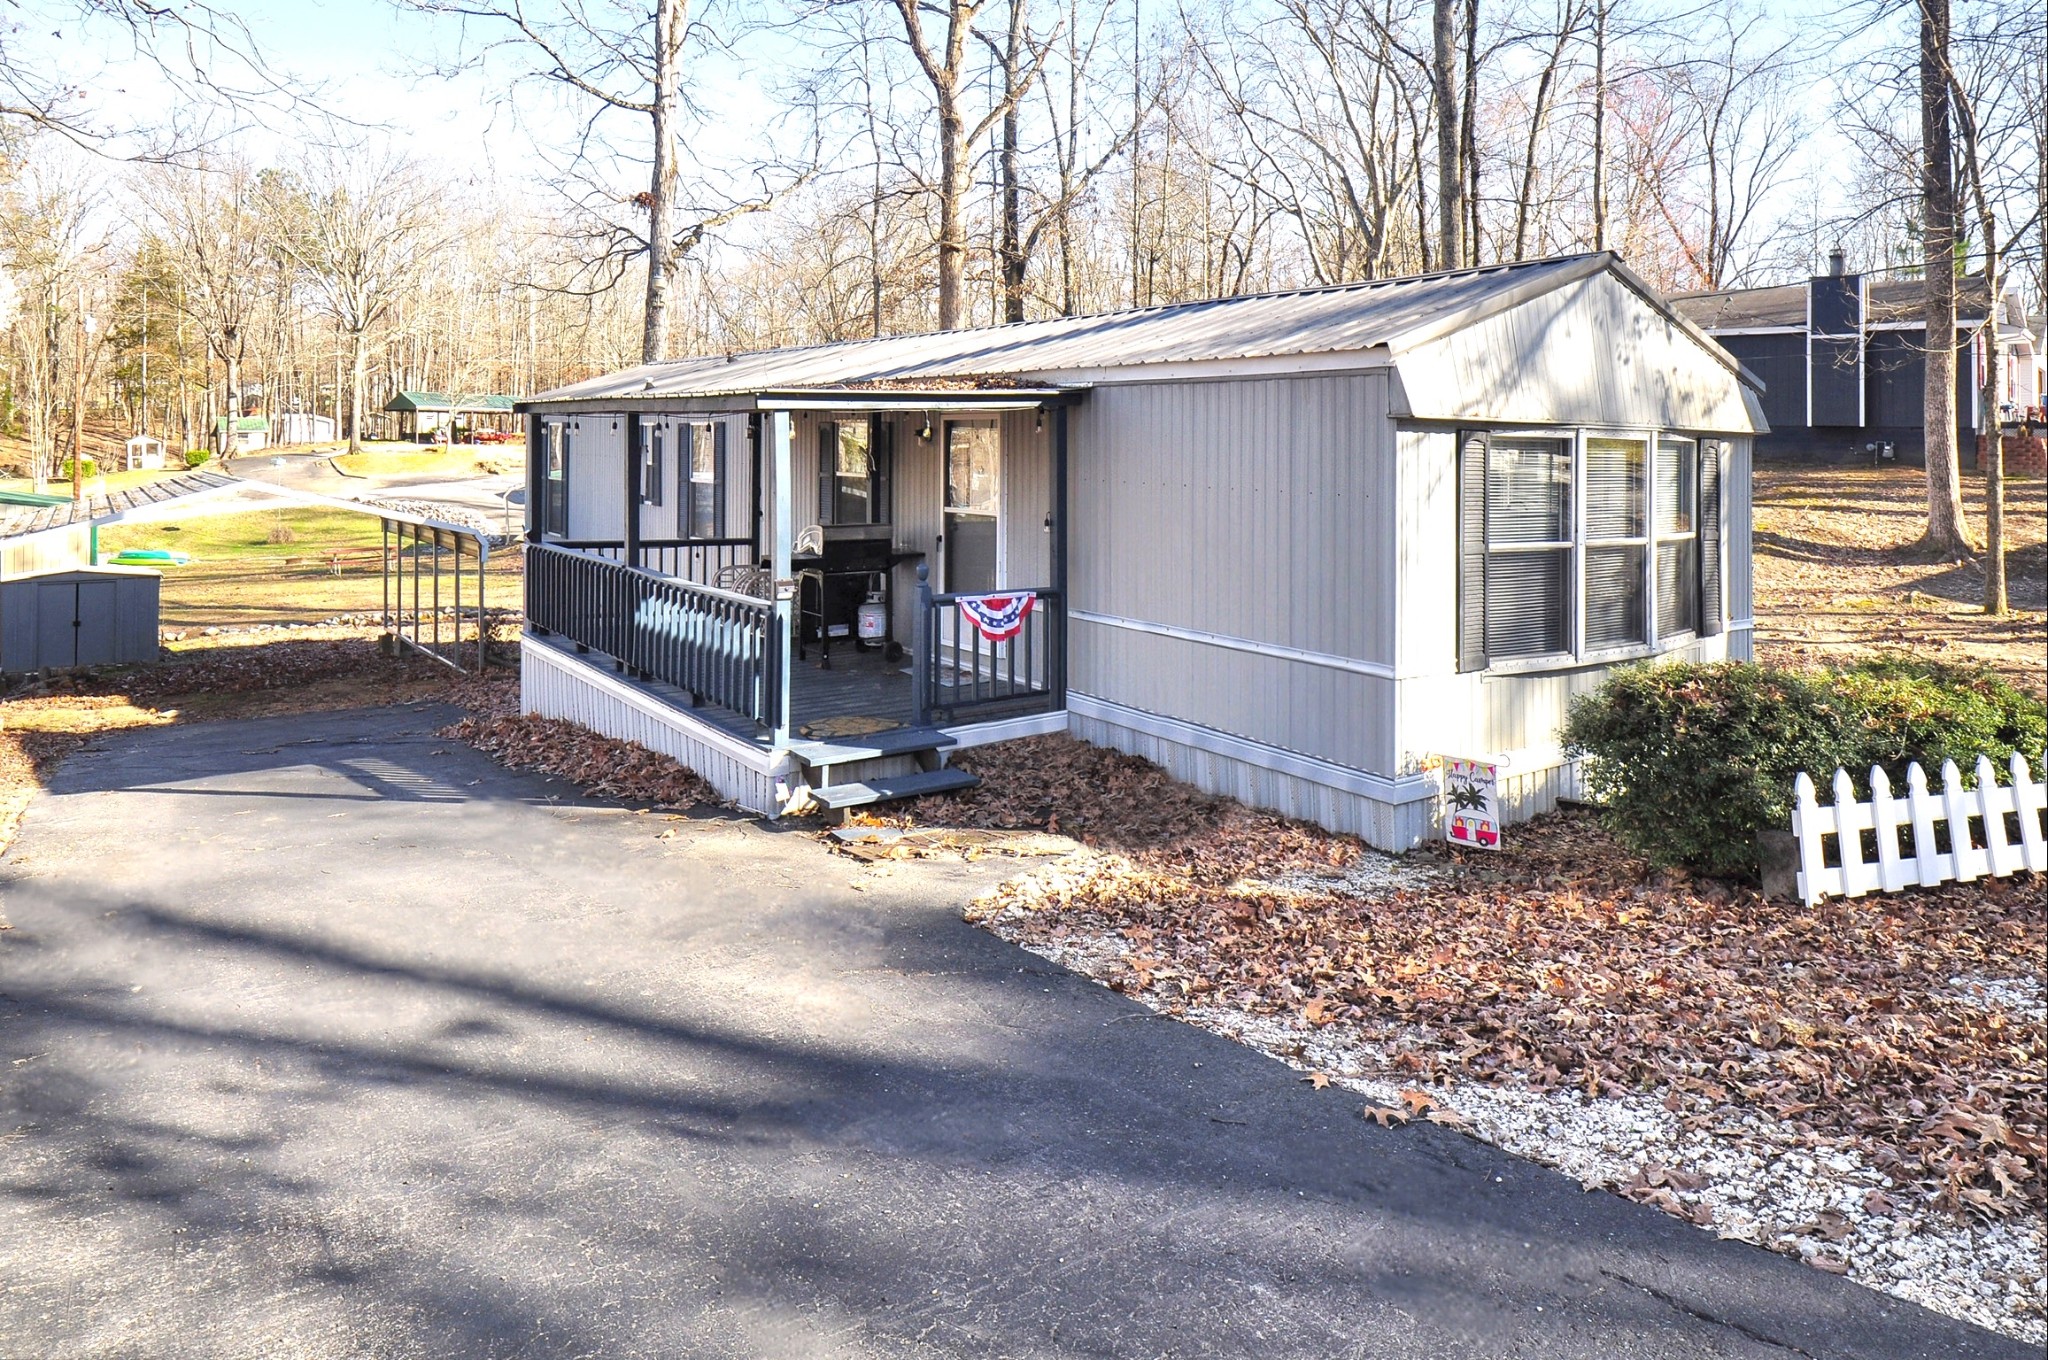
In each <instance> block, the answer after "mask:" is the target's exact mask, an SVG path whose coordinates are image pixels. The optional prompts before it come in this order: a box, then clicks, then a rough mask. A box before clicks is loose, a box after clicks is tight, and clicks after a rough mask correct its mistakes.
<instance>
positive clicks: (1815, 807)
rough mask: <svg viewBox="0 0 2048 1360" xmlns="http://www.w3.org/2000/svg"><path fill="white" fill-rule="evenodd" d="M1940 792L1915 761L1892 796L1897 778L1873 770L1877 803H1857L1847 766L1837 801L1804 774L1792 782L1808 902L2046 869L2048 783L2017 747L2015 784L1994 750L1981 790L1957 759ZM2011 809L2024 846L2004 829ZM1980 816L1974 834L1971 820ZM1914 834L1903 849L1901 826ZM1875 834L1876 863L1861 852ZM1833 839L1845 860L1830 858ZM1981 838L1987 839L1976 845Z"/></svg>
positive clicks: (1945, 769) (1838, 774) (1984, 764)
mask: <svg viewBox="0 0 2048 1360" xmlns="http://www.w3.org/2000/svg"><path fill="white" fill-rule="evenodd" d="M1941 784H1942V787H1941V791H1940V792H1939V793H1936V792H1934V791H1932V790H1930V789H1929V788H1928V787H1927V776H1926V774H1924V773H1923V772H1922V771H1921V769H1920V767H1919V766H1918V765H1912V766H1909V767H1908V768H1907V770H1906V796H1905V797H1904V798H1898V797H1895V796H1893V794H1892V785H1891V780H1889V779H1888V778H1886V777H1885V772H1884V771H1883V770H1880V769H1878V768H1876V767H1874V766H1873V767H1872V768H1871V771H1870V801H1869V802H1867V803H1864V802H1858V801H1857V799H1856V785H1855V782H1854V781H1853V780H1851V779H1850V778H1849V772H1848V771H1847V770H1836V771H1835V803H1834V806H1833V807H1822V806H1821V805H1820V804H1819V802H1817V801H1816V800H1815V798H1814V791H1813V780H1812V779H1810V778H1809V777H1807V775H1806V774H1805V773H1804V772H1803V771H1802V772H1801V773H1800V775H1799V777H1798V778H1797V779H1796V780H1794V781H1793V784H1792V792H1793V805H1792V834H1793V835H1794V836H1796V837H1797V838H1798V840H1799V895H1800V897H1801V898H1803V899H1804V900H1805V902H1806V904H1807V905H1808V906H1812V905H1813V904H1814V903H1816V902H1818V901H1820V900H1821V899H1822V898H1823V897H1861V896H1862V895H1863V894H1864V893H1867V892H1897V891H1898V890H1899V889H1900V888H1910V887H1912V886H1914V885H1915V884H1925V885H1927V886H1929V887H1932V886H1933V885H1935V884H1937V883H1950V882H1968V881H1969V880H1971V879H1974V878H1984V877H1987V876H1989V877H1993V878H2003V877H2005V876H2006V875H2008V874H2014V873H2017V872H2019V871H2020V870H2021V869H2032V870H2034V871H2035V872H2036V873H2040V872H2043V871H2048V840H2044V832H2048V828H2044V827H2043V824H2042V823H2043V816H2044V812H2048V785H2044V784H2043V783H2042V781H2041V780H2039V779H2035V778H2034V777H2033V776H2032V774H2031V773H2030V772H2029V771H2028V769H2027V762H2026V760H2025V759H2024V758H2023V757H2022V756H2020V755H2019V753H2018V752H2014V753H2013V757H2012V783H2011V784H2010V785H2001V784H2000V783H1999V782H1998V770H1997V767H1996V766H1994V765H1993V764H1992V763H1991V760H1990V757H1988V756H1979V757H1977V787H1976V788H1974V789H1966V788H1964V787H1963V779H1962V775H1961V774H1960V773H1959V772H1958V771H1957V769H1956V763H1955V762H1954V761H1952V760H1948V761H1943V762H1942V766H1941ZM2008 814H2017V815H2018V819H2019V831H2020V838H2019V843H2018V844H2014V843H2013V841H2012V839H2011V837H2010V836H2008V834H2007V832H2006V825H2005V819H2006V817H2007V815H2008ZM1972 818H1975V819H1976V821H1977V828H1976V830H1974V831H1973V829H1972V826H1971V819H1972ZM1939 824H1946V825H1947V827H1948V829H1949V845H1950V848H1949V849H1947V850H1939V849H1937V848H1936V840H1935V834H1934V829H1935V827H1936V826H1937V825H1939ZM1901 828H1905V829H1907V830H1908V831H1909V832H1910V839H1911V845H1912V849H1911V851H1910V852H1907V851H1905V850H1902V849H1901V848H1900V844H1899V841H1900V837H1899V831H1900V829H1901ZM1865 831H1875V832H1876V833H1877V837H1876V838H1877V860H1876V862H1874V863H1873V862H1872V861H1870V860H1866V859H1865V858H1864V857H1863V834H1862V833H1864V832H1865ZM1829 839H1833V841H1834V842H1835V845H1836V847H1837V848H1836V856H1837V858H1839V859H1840V860H1841V863H1840V864H1839V865H1830V864H1828V862H1827V855H1826V845H1825V842H1826V841H1828V840H1829ZM1980 840H1981V842H1982V844H1979V841H1980Z"/></svg>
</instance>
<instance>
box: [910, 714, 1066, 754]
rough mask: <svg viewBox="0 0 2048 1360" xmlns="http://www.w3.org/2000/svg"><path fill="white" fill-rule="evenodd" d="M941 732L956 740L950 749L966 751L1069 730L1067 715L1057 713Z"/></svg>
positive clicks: (965, 726)
mask: <svg viewBox="0 0 2048 1360" xmlns="http://www.w3.org/2000/svg"><path fill="white" fill-rule="evenodd" d="M939 730H940V731H942V732H944V733H945V734H946V735H947V736H949V737H951V738H952V739H953V745H952V747H951V748H950V749H952V750H955V751H962V750H965V749H966V748H968V747H970V746H987V745H989V744H990V743H992V742H998V741H1015V740H1017V739H1018V738H1020V737H1042V736H1045V735H1046V734H1047V733H1050V732H1064V731H1066V730H1067V712H1066V710H1065V709H1061V710H1060V711H1058V712H1057V713H1032V714H1028V715H1026V716H1025V717H1022V718H1005V719H1003V720H1002V721H1001V722H985V723H966V724H963V725H962V726H959V727H942V728H940V729H939Z"/></svg>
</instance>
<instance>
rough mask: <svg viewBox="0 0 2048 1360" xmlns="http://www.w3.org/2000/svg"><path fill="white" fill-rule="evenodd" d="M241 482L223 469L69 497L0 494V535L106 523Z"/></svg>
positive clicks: (225, 489)
mask: <svg viewBox="0 0 2048 1360" xmlns="http://www.w3.org/2000/svg"><path fill="white" fill-rule="evenodd" d="M243 485H245V483H244V482H243V481H242V479H241V478H239V477H230V476H228V475H227V474H226V473H224V472H187V473H183V474H181V475H179V476H176V477H157V478H153V479H151V480H149V481H146V482H137V483H135V484H134V485H133V486H124V487H122V488H121V489H120V490H118V491H109V492H105V493H102V494H100V495H96V496H85V497H81V498H80V499H78V500H75V501H74V500H72V499H70V498H69V497H68V496H17V495H13V494H0V538H15V537H18V536H20V535H22V534H39V533H41V532H43V531H44V530H45V529H61V528H64V527H65V526H66V525H71V524H107V523H112V522H113V521H116V520H119V519H120V518H122V517H123V516H125V515H127V514H130V513H131V512H133V511H135V510H139V509H141V508H143V507H144V506H150V505H160V504H162V503H163V502H165V501H176V500H184V499H187V498H189V497H192V496H197V495H202V494H211V493H217V492H222V491H228V490H233V489H236V488H239V487H241V486H243Z"/></svg>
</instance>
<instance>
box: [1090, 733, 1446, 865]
mask: <svg viewBox="0 0 2048 1360" xmlns="http://www.w3.org/2000/svg"><path fill="white" fill-rule="evenodd" d="M1067 727H1068V731H1069V732H1071V733H1072V734H1073V735H1074V736H1076V737H1078V738H1080V739H1081V740H1082V741H1087V742H1093V743H1094V744H1095V745H1097V746H1107V747H1109V748H1111V749H1112V750H1117V751H1123V752H1125V753H1126V754H1129V755H1134V756H1142V757H1143V758H1145V759H1146V760H1149V761H1151V762H1152V763H1153V764H1155V765H1158V766H1159V767H1161V768H1162V769H1164V770H1165V771H1166V772H1167V773H1168V774H1170V775H1172V776H1173V777H1174V778H1175V779H1179V780H1181V781H1183V782H1185V783H1189V784H1193V785H1194V786H1195V787H1196V788H1198V789H1201V790H1202V791H1203V792H1205V793H1216V794H1221V795H1223V796H1224V797H1226V798H1235V799H1236V800H1237V801H1238V802H1240V803H1246V804H1249V805H1250V806H1252V807H1259V808H1265V809H1267V810H1268V811H1271V812H1277V813H1279V814H1281V815H1282V816H1284V817H1296V818H1299V819H1301V820H1302V821H1305V822H1314V823H1315V824H1316V825H1318V826H1321V827H1327V828H1328V829H1329V830H1331V831H1341V832H1344V833H1346V834H1348V835H1353V836H1356V837H1358V838H1359V839H1360V840H1362V841H1364V842H1365V843H1366V844H1367V845H1370V846H1372V847H1374V848H1375V849H1378V850H1390V851H1401V850H1411V849H1413V848H1414V847H1416V846H1417V845H1420V844H1421V843H1422V842H1423V841H1424V840H1426V839H1428V837H1429V836H1430V834H1431V833H1432V832H1433V831H1434V830H1435V827H1436V820H1437V808H1436V801H1435V800H1434V799H1426V800H1418V801H1415V802H1408V803H1384V802H1381V801H1380V800H1379V799H1377V798H1371V797H1367V796H1366V795H1364V794H1360V793H1353V792H1350V791H1349V790H1346V789H1337V788H1332V787H1331V786H1329V785H1328V784H1323V783H1318V782H1317V781H1315V780H1313V779H1309V778H1306V777H1304V776H1301V775H1297V774H1289V773H1286V772H1285V771H1281V770H1275V769H1271V768H1269V767H1266V766H1263V765H1258V764H1255V763H1253V762H1252V761H1249V760H1245V759H1241V758H1239V757H1236V756H1226V755H1221V754H1219V753H1217V752H1214V751H1205V750H1202V749H1201V748H1200V747H1197V746H1193V745H1190V744H1188V743H1186V742H1181V741H1175V740H1173V739H1171V738H1168V737H1163V736H1156V735H1153V734H1151V733H1148V732H1140V731H1138V730H1137V729H1136V728H1132V727H1126V726H1124V725H1122V724H1120V723H1117V722H1114V721H1111V720H1108V719H1105V718H1100V717H1089V716H1085V715H1083V714H1081V713H1080V712H1078V711H1072V710H1070V711H1069V714H1068V718H1067Z"/></svg>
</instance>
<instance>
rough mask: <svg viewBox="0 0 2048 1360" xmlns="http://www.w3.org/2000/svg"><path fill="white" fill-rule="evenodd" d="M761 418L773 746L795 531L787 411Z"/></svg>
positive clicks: (784, 689)
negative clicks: (767, 508) (771, 479)
mask: <svg viewBox="0 0 2048 1360" xmlns="http://www.w3.org/2000/svg"><path fill="white" fill-rule="evenodd" d="M766 417H767V418H766V419H765V420H763V421H762V422H761V423H762V426H763V431H762V432H763V434H764V436H765V438H764V439H763V441H762V442H763V443H765V444H766V445H767V446H768V447H767V454H768V456H769V457H770V458H772V459H773V460H774V474H775V486H774V495H775V513H774V514H773V515H772V516H770V523H769V525H768V533H769V544H770V546H769V554H770V555H769V563H770V570H771V571H772V572H773V573H774V576H775V628H774V633H773V636H772V637H771V638H770V639H769V642H770V647H769V656H768V665H769V667H770V668H771V671H772V675H771V677H770V678H771V679H772V680H773V681H774V684H775V713H774V724H773V726H774V732H775V745H776V746H777V747H783V746H787V745H788V744H789V738H790V730H789V680H790V665H789V659H790V655H791V653H792V652H793V651H794V650H795V648H794V646H793V645H792V642H793V633H792V631H791V627H790V625H791V623H792V618H791V615H792V614H793V613H794V607H795V601H796V577H795V573H794V571H793V569H792V567H791V564H790V557H791V540H792V538H793V537H794V536H795V533H796V530H795V528H794V526H793V525H792V524H791V520H792V519H794V517H795V514H796V510H795V507H794V505H793V504H792V502H791V499H790V491H791V482H792V481H793V479H794V474H793V473H792V471H791V467H790V428H789V412H787V411H769V412H767V413H766Z"/></svg>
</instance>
